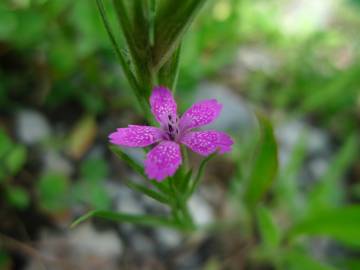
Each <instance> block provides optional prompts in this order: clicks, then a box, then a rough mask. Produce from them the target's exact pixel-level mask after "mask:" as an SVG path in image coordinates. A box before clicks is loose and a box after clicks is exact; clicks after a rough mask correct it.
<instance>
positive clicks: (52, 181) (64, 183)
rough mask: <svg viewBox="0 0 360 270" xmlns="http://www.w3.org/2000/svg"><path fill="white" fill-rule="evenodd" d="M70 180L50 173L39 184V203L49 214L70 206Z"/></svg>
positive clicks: (58, 174) (55, 173)
mask: <svg viewBox="0 0 360 270" xmlns="http://www.w3.org/2000/svg"><path fill="white" fill-rule="evenodd" d="M69 190H70V185H69V180H68V178H67V177H65V176H64V175H62V174H61V173H57V172H48V173H46V174H45V175H43V176H42V177H41V178H40V179H39V181H38V182H37V192H38V196H39V203H40V206H41V208H42V209H44V210H46V211H48V212H50V213H51V212H58V211H62V210H64V209H66V208H67V207H68V206H69V200H68V199H69Z"/></svg>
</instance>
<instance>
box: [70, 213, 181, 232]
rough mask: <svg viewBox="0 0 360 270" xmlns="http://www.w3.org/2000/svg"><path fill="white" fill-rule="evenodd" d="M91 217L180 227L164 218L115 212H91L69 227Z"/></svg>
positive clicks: (155, 225) (147, 224)
mask: <svg viewBox="0 0 360 270" xmlns="http://www.w3.org/2000/svg"><path fill="white" fill-rule="evenodd" d="M91 217H100V218H104V219H108V220H112V221H116V222H127V223H133V224H138V225H146V226H154V227H158V226H165V227H170V228H178V229H181V227H180V226H179V225H178V224H176V223H175V222H173V221H171V220H168V219H166V218H161V217H154V216H150V215H149V216H146V215H132V214H124V213H117V212H111V211H98V210H96V211H91V212H89V213H87V214H85V215H83V216H81V217H80V218H79V219H77V220H75V221H74V222H73V223H72V224H71V227H75V226H77V225H78V224H79V223H81V222H83V221H85V220H87V219H89V218H91Z"/></svg>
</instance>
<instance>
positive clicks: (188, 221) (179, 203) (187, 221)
mask: <svg viewBox="0 0 360 270" xmlns="http://www.w3.org/2000/svg"><path fill="white" fill-rule="evenodd" d="M169 186H170V189H171V191H172V193H173V196H174V198H175V201H176V206H175V207H176V208H178V209H180V211H181V214H182V217H183V222H184V225H186V227H188V228H189V229H193V228H194V227H195V225H194V222H193V219H192V217H191V215H190V212H189V209H188V207H187V204H186V201H185V199H184V197H183V196H181V197H180V198H179V195H178V191H177V189H176V187H175V185H174V178H172V177H170V178H169Z"/></svg>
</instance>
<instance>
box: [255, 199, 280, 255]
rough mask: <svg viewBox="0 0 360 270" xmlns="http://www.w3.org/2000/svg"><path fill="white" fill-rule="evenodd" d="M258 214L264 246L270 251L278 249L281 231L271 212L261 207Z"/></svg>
mask: <svg viewBox="0 0 360 270" xmlns="http://www.w3.org/2000/svg"><path fill="white" fill-rule="evenodd" d="M256 214H257V219H258V226H259V231H260V235H261V240H262V242H263V243H264V246H265V247H266V248H267V249H269V250H271V249H275V248H277V247H278V246H279V244H280V231H279V228H278V227H277V225H276V224H275V222H274V220H273V218H272V216H271V212H270V211H269V209H267V208H266V207H264V206H259V207H258V208H257V211H256Z"/></svg>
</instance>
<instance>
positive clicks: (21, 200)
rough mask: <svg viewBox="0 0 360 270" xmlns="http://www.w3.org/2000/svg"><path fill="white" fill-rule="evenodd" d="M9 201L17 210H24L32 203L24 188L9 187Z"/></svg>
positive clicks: (7, 193)
mask: <svg viewBox="0 0 360 270" xmlns="http://www.w3.org/2000/svg"><path fill="white" fill-rule="evenodd" d="M6 191H7V192H6V195H7V200H8V201H9V203H10V204H11V205H13V206H15V207H16V208H19V209H24V208H26V207H27V206H28V205H29V203H30V198H29V195H28V193H27V191H26V190H25V189H24V188H22V187H17V186H9V187H8V188H7V190H6Z"/></svg>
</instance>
